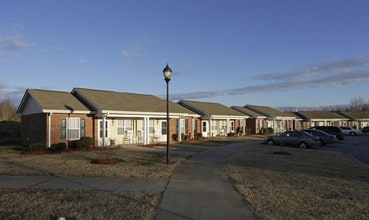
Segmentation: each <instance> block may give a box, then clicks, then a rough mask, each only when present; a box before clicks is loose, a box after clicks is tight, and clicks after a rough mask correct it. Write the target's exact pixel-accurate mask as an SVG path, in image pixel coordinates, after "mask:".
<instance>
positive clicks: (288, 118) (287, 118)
mask: <svg viewBox="0 0 369 220" xmlns="http://www.w3.org/2000/svg"><path fill="white" fill-rule="evenodd" d="M275 119H276V120H293V119H296V117H279V116H277V117H275Z"/></svg>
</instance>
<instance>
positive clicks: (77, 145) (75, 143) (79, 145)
mask: <svg viewBox="0 0 369 220" xmlns="http://www.w3.org/2000/svg"><path fill="white" fill-rule="evenodd" d="M69 148H72V149H81V148H82V141H81V140H75V141H70V142H69Z"/></svg>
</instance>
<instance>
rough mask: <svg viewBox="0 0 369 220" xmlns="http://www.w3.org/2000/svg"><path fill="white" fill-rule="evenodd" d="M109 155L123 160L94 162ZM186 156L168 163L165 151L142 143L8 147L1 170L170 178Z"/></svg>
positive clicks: (0, 161) (0, 160)
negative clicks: (52, 149)
mask: <svg viewBox="0 0 369 220" xmlns="http://www.w3.org/2000/svg"><path fill="white" fill-rule="evenodd" d="M106 158H109V159H117V160H120V161H121V162H120V163H117V164H114V165H99V164H92V163H91V161H93V160H98V159H106ZM183 159H184V158H180V157H172V158H171V160H170V162H171V163H170V165H169V166H168V165H167V164H166V157H165V155H164V154H163V153H162V152H159V151H155V150H151V149H145V150H142V149H140V148H139V147H137V148H117V149H107V150H97V151H75V152H68V153H59V154H45V155H32V154H20V153H19V152H12V151H7V152H1V153H0V174H1V175H43V176H45V175H53V176H91V177H138V178H169V177H170V176H171V175H172V173H173V171H174V169H175V167H176V166H177V165H178V164H179V163H180V161H181V160H183Z"/></svg>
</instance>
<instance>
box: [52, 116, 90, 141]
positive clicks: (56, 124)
mask: <svg viewBox="0 0 369 220" xmlns="http://www.w3.org/2000/svg"><path fill="white" fill-rule="evenodd" d="M63 118H84V119H85V122H86V137H92V138H94V135H93V118H92V116H89V115H85V114H55V113H54V114H52V115H51V139H50V142H51V144H57V143H60V142H64V143H66V144H67V145H68V141H67V140H65V139H61V122H62V119H63Z"/></svg>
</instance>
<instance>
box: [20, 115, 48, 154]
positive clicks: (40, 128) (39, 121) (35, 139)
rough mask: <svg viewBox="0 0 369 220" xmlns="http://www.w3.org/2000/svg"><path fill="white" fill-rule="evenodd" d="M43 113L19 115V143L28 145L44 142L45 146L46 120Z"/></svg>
mask: <svg viewBox="0 0 369 220" xmlns="http://www.w3.org/2000/svg"><path fill="white" fill-rule="evenodd" d="M46 119H47V115H46V114H44V113H40V114H33V115H24V116H22V117H21V126H20V127H21V143H22V144H23V145H27V146H28V145H30V144H33V143H44V144H45V147H46V123H47V122H46V121H47V120H46Z"/></svg>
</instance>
